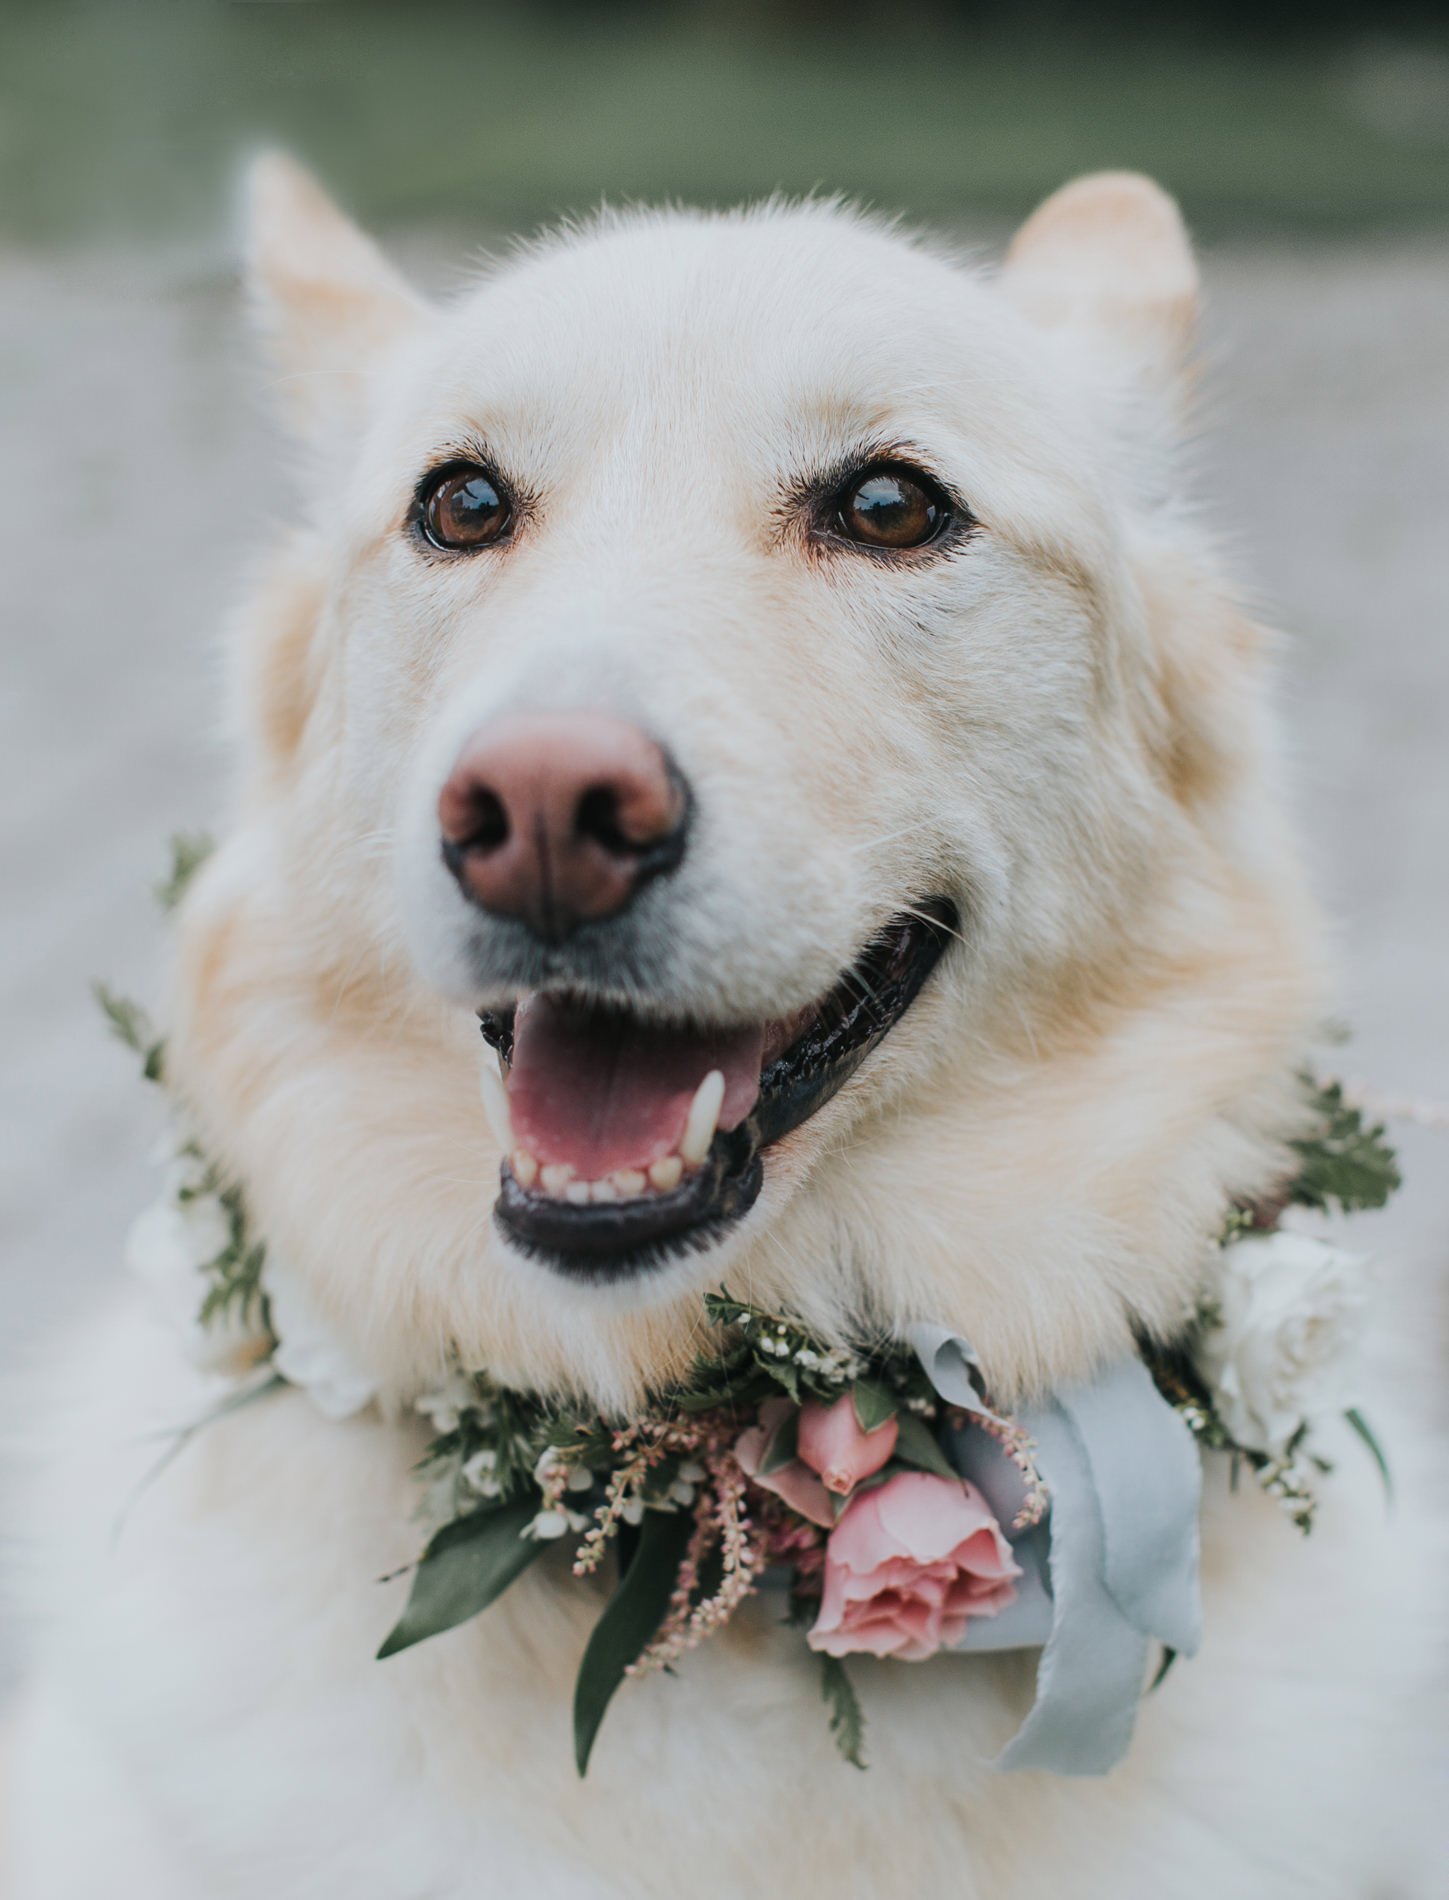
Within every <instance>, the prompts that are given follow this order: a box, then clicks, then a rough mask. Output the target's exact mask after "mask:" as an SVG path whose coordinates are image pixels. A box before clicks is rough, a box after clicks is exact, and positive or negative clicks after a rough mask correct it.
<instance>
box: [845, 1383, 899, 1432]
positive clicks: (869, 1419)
mask: <svg viewBox="0 0 1449 1900" xmlns="http://www.w3.org/2000/svg"><path fill="white" fill-rule="evenodd" d="M850 1398H851V1403H852V1404H853V1405H854V1406H855V1416H856V1420H857V1422H858V1423H859V1425H860V1429H861V1430H862V1431H863V1432H873V1431H874V1430H875V1429H876V1427H877V1426H878V1425H884V1424H885V1422H886V1420H887V1419H888V1418H894V1417H895V1412H896V1395H895V1393H894V1392H892V1391H891V1389H890V1387H889V1386H888V1385H882V1384H881V1383H880V1382H879V1380H876V1379H857V1380H856V1382H855V1384H854V1385H853V1386H852V1387H851V1388H850Z"/></svg>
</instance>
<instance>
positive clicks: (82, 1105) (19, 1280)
mask: <svg viewBox="0 0 1449 1900" xmlns="http://www.w3.org/2000/svg"><path fill="white" fill-rule="evenodd" d="M1309 15H1310V10H1309V9H1308V8H1307V7H1298V8H1294V7H1290V6H1286V5H1283V4H1281V0H1280V4H1278V5H1276V6H1275V5H1273V4H1269V0H1260V3H1259V4H1258V5H1256V6H1252V7H1249V6H1247V5H1236V4H1233V3H1232V0H1217V3H1216V4H1213V3H1212V0H1203V3H1202V4H1198V5H1193V4H1191V3H1190V0H1189V3H1188V4H1185V5H1178V6H1175V7H1174V8H1173V9H1171V15H1170V19H1169V18H1168V17H1167V9H1165V8H1158V7H1154V6H1151V5H1147V4H1136V5H1134V4H1131V0H1124V3H1123V4H1121V5H1118V6H1116V7H1111V6H1106V7H1099V8H1096V9H1090V8H1083V7H1077V6H1067V5H1064V4H1063V5H1058V6H1052V5H1050V4H1037V5H1025V6H1022V7H1019V8H1017V9H1015V10H1013V11H1012V12H1010V13H1009V14H1004V13H1003V11H1002V10H1001V9H1000V8H988V7H986V6H972V5H969V4H951V3H950V0H941V4H937V5H930V4H924V3H922V4H916V5H910V4H906V3H905V0H877V4H875V5H869V4H864V3H861V4H854V5H852V4H849V3H848V0H834V3H833V4H829V5H826V4H821V5H818V6H811V5H809V4H795V5H781V4H774V5H772V4H767V3H766V0H757V3H756V4H753V5H751V4H748V0H735V4H727V3H726V0H715V4H712V5H705V4H697V5H689V4H683V3H682V0H681V3H678V4H670V3H668V0H656V4H653V5H636V6H632V7H626V6H622V5H614V4H608V3H606V0H593V4H582V3H580V4H576V5H573V6H565V5H562V4H557V5H552V6H530V5H527V4H522V3H521V0H517V3H515V4H513V5H511V6H505V5H494V4H486V3H484V0H477V3H475V4H460V3H459V0H437V3H436V4H432V5H427V6H423V5H406V4H396V5H392V6H366V5H349V4H343V3H342V0H336V3H335V4H330V5H328V4H322V5H308V4H288V3H286V0H277V3H273V4H223V3H222V0H185V3H182V0H177V3H176V4H172V5H169V6H162V5H147V4H134V5H132V4H121V3H119V0H108V3H107V4H103V5H99V6H93V7H82V6H75V5H68V4H60V3H58V0H33V3H32V4H15V3H13V0H12V3H11V4H4V3H3V0H0V638H3V655H4V657H3V674H0V852H3V866H0V889H3V890H4V892H5V893H6V902H5V931H4V938H3V947H0V982H3V996H0V1050H3V1079H0V1250H3V1251H0V1294H3V1306H0V1311H3V1315H4V1319H3V1327H0V1364H5V1365H13V1364H15V1363H17V1362H19V1360H21V1359H22V1358H23V1357H28V1356H30V1354H31V1352H32V1350H33V1348H34V1347H35V1346H36V1344H37V1342H38V1341H41V1340H42V1339H44V1338H45V1337H46V1336H48V1335H54V1334H56V1333H57V1331H58V1330H59V1329H60V1328H61V1327H63V1324H64V1322H65V1321H66V1320H67V1319H68V1318H69V1317H70V1316H72V1315H74V1314H77V1313H79V1312H80V1311H82V1310H83V1309H85V1308H86V1307H88V1306H89V1305H91V1304H93V1303H94V1302H95V1301H96V1300H97V1299H99V1298H103V1297H105V1294H106V1289H107V1288H108V1286H114V1284H115V1283H116V1276H117V1274H118V1271H119V1268H118V1256H119V1248H120V1240H121V1236H122V1235H123V1233H124V1230H125V1227H126V1224H127V1222H128V1221H129V1219H130V1218H131V1217H132V1216H133V1215H134V1213H135V1212H136V1211H137V1210H138V1208H140V1207H141V1206H142V1205H143V1204H144V1202H145V1200H146V1198H147V1195H148V1193H149V1191H150V1181H149V1176H148V1170H147V1166H146V1161H145V1156H146V1152H147V1149H148V1147H149V1146H150V1144H151V1142H152V1140H153V1139H154V1135H155V1131H156V1128H157V1125H158V1119H157V1107H156V1104H155V1103H154V1102H152V1101H151V1100H149V1099H148V1095H147V1091H145V1089H144V1088H143V1087H142V1085H141V1084H140V1083H139V1082H137V1081H136V1080H135V1079H134V1065H133V1063H132V1061H131V1059H130V1057H129V1056H128V1055H127V1054H126V1053H125V1052H124V1051H122V1050H120V1049H119V1048H118V1047H117V1046H116V1045H114V1044H113V1043H111V1042H110V1041H108V1040H107V1037H106V1035H105V1033H104V1030H103V1028H102V1025H101V1023H100V1020H99V1017H98V1015H97V1013H96V1011H95V1010H94V1008H93V1006H92V1004H91V1003H90V1000H89V997H88V993H87V992H88V985H89V983H90V981H91V979H92V978H94V977H104V978H106V979H108V980H110V981H112V982H114V983H117V984H118V985H120V986H121V987H122V988H125V989H129V990H131V991H134V992H135V993H137V994H139V995H141V996H142V997H144V998H149V999H154V998H155V996H156V995H157V993H158V990H159V985H160V974H159V973H160V968H161V959H162V932H161V929H160V925H159V922H158V919H157V915H156V912H155V909H154V906H153V904H152V902H151V898H150V895H149V891H150V886H151V885H152V884H153V883H154V881H155V880H156V879H157V878H158V877H159V876H160V875H161V873H162V871H163V868H164V863H165V858H166V849H165V840H166V838H167V836H168V834H169V833H171V832H172V831H175V830H177V829H181V828H187V829H190V828H195V827H198V826H202V825H206V824H212V825H215V824H217V823H219V822H221V819H222V815H223V813H224V808H225V784H226V755H225V749H224V745H223V744H222V742H221V737H220V715H221V695H220V690H219V677H218V667H217V663H216V638H217V635H218V632H219V629H220V628H221V625H222V623H223V620H224V617H225V614H226V611H227V608H228V604H229V603H230V602H231V601H232V600H233V599H234V597H235V595H236V593H237V591H238V587H239V585H240V583H241V581H242V579H243V577H244V575H245V573H246V570H247V566H248V563H249V561H250V560H251V559H252V558H253V556H254V554H255V552H256V551H257V550H258V548H260V547H261V546H262V545H263V544H264V543H265V540H266V537H267V534H268V532H269V530H270V527H271V524H273V523H275V522H276V521H278V520H279V519H284V518H285V516H286V514H287V511H288V508H289V506H290V505H291V504H290V499H289V495H288V490H287V486H286V483H285V480H284V477H283V465H282V461H281V457H280V455H279V453H278V445H277V443H276V442H275V440H274V439H273V437H272V435H271V432H270V426H269V422H268V418H267V408H266V402H265V390H264V382H263V378H262V377H261V375H260V374H259V372H258V370H257V369H256V368H255V366H254V364H253V360H252V357H251V355H250V352H249V347H248V343H247V339H246V336H245V332H244V325H243V323H242V320H241V313H240V309H239V300H238V290H237V282H236V276H235V235H234V230H233V210H232V204H233V191H234V181H235V175H236V170H237V166H238V163H239V161H240V159H241V157H242V156H243V155H244V153H245V152H246V150H247V149H248V148H249V147H251V146H253V145H255V144H257V143H259V142H262V141H266V140H280V141H281V142H283V143H285V144H287V145H288V146H290V147H291V148H292V149H293V150H295V151H296V152H297V153H298V154H299V155H301V156H302V157H304V158H306V159H307V160H309V161H310V162H311V163H313V164H314V165H315V166H316V167H317V168H318V169H319V170H320V171H321V172H322V173H323V175H324V176H325V177H326V178H327V180H328V181H329V183H330V184H331V185H332V186H333V187H334V189H336V190H337V191H338V192H339V194H340V195H341V196H342V197H343V199H344V200H345V201H346V202H347V203H349V204H350V205H351V206H352V207H353V208H354V209H356V210H357V211H359V212H360V213H361V214H363V215H365V216H366V217H367V218H368V219H369V220H370V221H372V222H373V223H374V225H375V226H376V227H377V228H379V229H380V230H381V231H382V232H383V234H384V235H385V237H386V238H387V240H388V242H389V243H390V244H391V246H392V247H393V249H394V252H395V254H396V255H397V256H398V257H399V258H400V259H401V260H402V261H403V262H404V263H405V264H406V265H407V266H408V267H409V268H411V269H413V270H414V271H415V272H416V273H417V274H418V275H419V277H420V278H421V279H422V280H423V281H424V282H426V283H427V284H429V285H431V286H433V287H443V288H445V287H446V286H447V284H448V283H449V282H450V281H451V280H452V278H453V277H454V275H455V274H456V272H457V270H458V268H459V266H460V264H461V263H462V262H463V261H464V259H465V258H466V256H467V254H468V251H469V249H470V247H476V245H477V244H478V243H479V242H480V241H486V242H490V243H494V244H496V243H497V242H499V241H501V240H502V239H504V238H505V237H506V236H507V234H509V233H510V232H513V231H517V230H520V229H528V228H529V227H531V226H532V225H534V224H535V223H536V222H537V221H538V220H540V219H545V218H548V217H550V216H552V215H554V214H556V213H557V212H559V211H561V210H574V211H578V210H587V208H588V207H589V206H591V205H593V204H595V203H596V202H597V201H598V200H599V198H600V197H601V196H603V195H607V196H608V197H610V198H613V199H616V200H617V199H621V198H628V197H633V196H646V197H657V196H669V197H679V198H684V199H692V200H704V201H708V202H712V203H723V202H728V201H730V200H733V199H735V198H738V197H740V196H744V195H750V194H756V193H763V192H768V191H771V190H774V189H776V188H783V189H785V190H788V191H802V190H811V189H814V188H817V187H819V188H824V189H828V190H837V189H839V190H844V191H848V192H851V193H855V194H858V195H860V196H861V197H863V198H864V199H866V200H867V201H869V202H871V203H873V204H876V205H882V206H888V207H892V208H895V207H899V208H902V209H904V210H905V211H906V212H907V213H908V214H909V215H911V216H913V217H917V218H922V219H926V220H929V221H933V222H936V223H938V224H941V225H944V226H946V227H949V228H950V229H951V230H953V231H955V232H958V233H965V234H967V235H968V236H974V237H976V238H978V239H979V240H980V242H981V243H982V245H983V247H984V248H985V249H986V250H987V251H988V252H989V251H990V249H991V248H992V247H994V246H995V245H997V244H999V242H1000V240H1001V239H1002V237H1003V236H1004V235H1005V234H1006V232H1007V231H1008V229H1009V226H1010V222H1011V220H1013V219H1014V218H1016V217H1018V216H1020V215H1021V214H1023V213H1024V212H1026V211H1027V210H1029V209H1030V207H1031V205H1032V204H1033V203H1034V202H1035V201H1036V199H1037V198H1039V197H1040V196H1041V195H1043V194H1044V193H1045V192H1047V191H1049V190H1051V189H1052V188H1053V187H1054V186H1056V185H1057V184H1059V183H1061V182H1062V180H1063V179H1065V178H1066V177H1068V176H1070V175H1071V174H1072V173H1074V172H1077V171H1080V170H1084V169H1088V168H1092V167H1097V166H1103V165H1114V166H1115V165H1130V166H1136V167H1139V168H1142V169H1145V170H1148V171H1151V172H1153V173H1154V174H1155V175H1156V176H1158V177H1159V178H1160V179H1161V180H1162V181H1163V182H1164V183H1165V184H1166V185H1168V186H1169V188H1171V189H1172V190H1174V191H1175V192H1177V193H1178V194H1179V196H1180V197H1181V199H1182V202H1183V204H1184V207H1185V209H1186V212H1187V214H1188V217H1189V219H1190V221H1191V222H1192V224H1193V226H1194V228H1195V230H1196V232H1197V234H1198V235H1199V237H1200V239H1201V240H1202V241H1203V243H1204V247H1205V250H1204V270H1205V277H1206V282H1207V293H1208V304H1207V328H1206V338H1207V362H1208V371H1209V374H1208V380H1207V390H1206V398H1205V402H1204V406H1203V423H1204V438H1203V443H1202V448H1201V454H1200V458H1199V466H1200V487H1201V491H1202V494H1203V496H1204V498H1205V505H1206V507H1207V510H1208V513H1209V516H1210V518H1211V519H1212V520H1213V521H1215V522H1216V523H1217V525H1218V527H1219V529H1220V531H1221V533H1222V535H1223V538H1224V541H1225V544H1226V545H1227V546H1228V548H1229V549H1230V553H1231V560H1232V563H1233V566H1234V568H1235V570H1236V572H1237V573H1238V575H1239V576H1240V577H1241V578H1242V580H1243V582H1244V585H1245V586H1246V587H1247V588H1248V589H1249V590H1250V591H1251V593H1252V595H1253V596H1254V598H1255V599H1256V601H1257V603H1258V604H1259V606H1260V610H1261V611H1262V612H1263V613H1264V614H1266V615H1267V616H1268V617H1269V618H1270V619H1272V620H1273V621H1274V623H1275V624H1277V625H1280V626H1282V627H1283V628H1284V629H1285V630H1286V631H1287V632H1288V633H1289V634H1290V635H1291V641H1290V643H1289V644H1288V645H1287V646H1286V647H1285V650H1284V655H1283V671H1282V683H1281V698H1282V703H1283V708H1284V712H1285V715H1286V718H1287V723H1288V726H1289V729H1290V732H1291V735H1292V743H1293V748H1294V776H1295V781H1296V785H1297V796H1298V803H1299V809H1300V812H1301V816H1302V822H1303V826H1304V829H1305V832H1306V834H1307V838H1308V843H1309V848H1310V850H1311V853H1312V857H1313V862H1314V865H1315V868H1316V872H1317V876H1318V880H1319V884H1320V887H1321V889H1322V891H1323V894H1324V896H1325V898H1326V900H1327V901H1328V903H1329V905H1330V907H1331V910H1332V913H1333V915H1334V917H1335V919H1336V922H1337V926H1338V929H1339V933H1340V942H1341V950H1342V965H1343V995H1342V1011H1341V1013H1342V1015H1343V1016H1344V1018H1345V1019H1346V1020H1347V1021H1349V1022H1351V1023H1352V1024H1353V1025H1354V1028H1355V1032H1356V1034H1355V1038H1354V1040H1353V1042H1352V1043H1351V1044H1350V1045H1348V1047H1347V1048H1346V1049H1344V1050H1343V1051H1341V1052H1338V1053H1337V1055H1336V1057H1335V1060H1336V1061H1337V1062H1338V1063H1339V1065H1340V1067H1341V1070H1342V1072H1344V1073H1346V1074H1348V1075H1351V1076H1353V1077H1357V1078H1359V1079H1361V1080H1363V1081H1365V1082H1368V1083H1370V1084H1372V1085H1373V1086H1374V1087H1375V1088H1376V1089H1378V1090H1379V1091H1381V1092H1382V1093H1384V1094H1386V1095H1390V1096H1395V1097H1422V1098H1427V1099H1428V1100H1429V1101H1431V1102H1433V1101H1438V1102H1444V1101H1449V997H1446V986H1445V982H1444V977H1443V969H1444V947H1445V945H1446V943H1449V874H1446V849H1445V843H1446V830H1449V743H1446V739H1449V627H1446V622H1449V534H1446V530H1445V520H1444V518H1445V514H1446V504H1449V27H1446V24H1445V22H1444V20H1443V18H1442V14H1441V10H1440V9H1436V8H1427V7H1424V6H1418V7H1416V6H1413V5H1404V6H1400V7H1398V8H1397V9H1396V8H1395V7H1393V6H1392V5H1389V6H1380V7H1379V8H1377V9H1376V10H1375V13H1374V16H1373V32H1372V34H1369V33H1367V32H1366V31H1365V28H1364V23H1363V17H1362V14H1361V10H1359V9H1357V8H1353V7H1350V6H1348V5H1347V4H1342V5H1335V4H1331V3H1330V0H1324V3H1323V4H1320V5H1319V6H1317V7H1315V8H1313V9H1312V10H1311V23H1310V21H1309ZM1310 24H1311V30H1310ZM1395 1132H1396V1134H1397V1135H1398V1136H1399V1137H1400V1138H1401V1141H1402V1147H1403V1150H1404V1155H1405V1161H1406V1170H1407V1173H1408V1182H1409V1184H1408V1186H1407V1188H1406V1189H1405V1191H1404V1193H1403V1195H1402V1196H1401V1198H1400V1199H1399V1201H1398V1202H1397V1204H1396V1205H1395V1207H1394V1208H1393V1209H1392V1210H1390V1212H1388V1213H1387V1214H1385V1215H1383V1216H1374V1217H1369V1218H1366V1219H1362V1220H1360V1221H1357V1222H1355V1223H1354V1226H1353V1229H1352V1232H1353V1235H1354V1238H1355V1239H1356V1240H1357V1241H1358V1242H1360V1243H1361V1244H1366V1245H1371V1246H1373V1247H1374V1248H1375V1250H1376V1251H1377V1253H1378V1255H1379V1258H1380V1263H1381V1265H1380V1271H1381V1278H1382V1283H1383V1286H1384V1290H1385V1295H1386V1298H1385V1302H1384V1313H1385V1318H1384V1319H1383V1321H1382V1322H1381V1323H1380V1325H1379V1328H1378V1331H1377V1333H1376V1335H1375V1342H1374V1349H1375V1357H1376V1360H1377V1364H1378V1368H1379V1373H1380V1377H1381V1379H1383V1378H1384V1375H1388V1378H1387V1380H1386V1383H1387V1384H1391V1385H1392V1386H1394V1387H1395V1388H1396V1390H1397V1392H1398V1394H1399V1395H1400V1397H1401V1398H1402V1397H1403V1396H1404V1395H1407V1402H1408V1410H1409V1416H1410V1418H1412V1417H1413V1416H1415V1415H1417V1417H1418V1418H1420V1419H1423V1418H1424V1417H1425V1416H1426V1415H1429V1414H1432V1415H1434V1416H1435V1417H1436V1418H1437V1419H1438V1421H1439V1422H1440V1423H1441V1424H1442V1422H1443V1419H1442V1412H1441V1410H1440V1401H1439V1399H1438V1396H1437V1394H1438V1391H1439V1384H1440V1381H1439V1379H1438V1378H1437V1376H1436V1373H1437V1369H1438V1368H1439V1367H1441V1366H1442V1365H1443V1363H1444V1360H1443V1350H1442V1349H1443V1344H1444V1339H1443V1302H1442V1293H1443V1288H1444V1285H1445V1280H1446V1276H1445V1273H1444V1267H1445V1264H1446V1260H1449V1133H1446V1132H1436V1131H1434V1130H1433V1129H1431V1128H1427V1127H1420V1126H1416V1125H1414V1124H1413V1123H1412V1122H1403V1123H1399V1124H1396V1128H1395ZM1401 1375H1402V1376H1401ZM11 1659H12V1651H11V1650H10V1649H6V1648H5V1647H4V1645H3V1639H0V1668H9V1667H12V1666H13V1665H12V1660H11Z"/></svg>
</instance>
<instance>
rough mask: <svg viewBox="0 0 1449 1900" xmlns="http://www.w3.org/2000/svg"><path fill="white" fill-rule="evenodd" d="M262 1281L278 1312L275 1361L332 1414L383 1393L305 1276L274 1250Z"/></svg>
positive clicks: (347, 1412)
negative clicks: (320, 1307)
mask: <svg viewBox="0 0 1449 1900" xmlns="http://www.w3.org/2000/svg"><path fill="white" fill-rule="evenodd" d="M262 1285H263V1286H264V1287H265V1288H266V1294H267V1301H268V1304H269V1305H270V1307H271V1313H272V1331H273V1332H274V1333H275V1334H276V1336H277V1350H276V1351H275V1352H274V1353H273V1354H272V1364H273V1365H274V1366H275V1367H276V1369H277V1371H278V1372H280V1373H281V1375H282V1377H283V1378H284V1379H285V1380H287V1382H288V1383H289V1384H291V1385H296V1386H300V1387H301V1388H302V1390H303V1391H304V1392H305V1393H306V1394H307V1396H308V1398H310V1399H311V1401H312V1403H313V1404H314V1405H315V1406H316V1407H317V1410H318V1411H319V1412H321V1413H322V1414H323V1416H324V1417H326V1418H351V1417H352V1415H353V1413H354V1412H360V1411H361V1410H362V1409H363V1407H364V1406H365V1405H369V1404H371V1402H372V1400H373V1399H374V1398H376V1396H377V1381H376V1380H375V1379H373V1378H371V1377H370V1376H369V1375H368V1374H367V1373H366V1372H364V1371H363V1369H362V1368H361V1366H359V1365H358V1363H357V1361H356V1360H355V1359H354V1358H353V1357H352V1355H351V1354H350V1353H349V1352H348V1350H347V1348H346V1347H345V1346H344V1345H343V1344H342V1342H341V1341H340V1340H339V1339H338V1338H337V1335H336V1334H335V1333H334V1332H333V1331H332V1329H331V1327H329V1326H328V1324H327V1323H326V1321H325V1320H324V1319H323V1318H322V1316H321V1314H320V1313H319V1312H318V1311H317V1308H316V1307H315V1306H314V1305H313V1303H312V1301H311V1299H310V1298H309V1297H308V1294H307V1291H306V1289H305V1287H304V1286H303V1285H302V1283H301V1281H300V1280H298V1279H296V1278H295V1277H294V1276H293V1275H292V1274H290V1273H287V1272H285V1271H284V1270H283V1269H282V1268H281V1267H279V1266H278V1265H277V1263H276V1262H275V1260H273V1259H272V1257H271V1256H270V1255H269V1256H268V1258H267V1264H266V1265H265V1267H263V1269H262Z"/></svg>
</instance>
